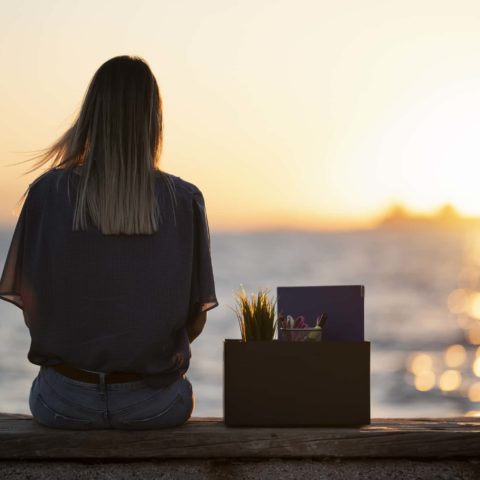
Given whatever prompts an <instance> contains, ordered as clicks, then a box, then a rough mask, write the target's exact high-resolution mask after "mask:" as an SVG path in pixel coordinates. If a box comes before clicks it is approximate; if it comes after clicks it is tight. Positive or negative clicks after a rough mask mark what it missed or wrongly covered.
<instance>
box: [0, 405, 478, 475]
mask: <svg viewBox="0 0 480 480" xmlns="http://www.w3.org/2000/svg"><path fill="white" fill-rule="evenodd" d="M0 459H2V460H39V461H40V460H42V461H44V460H62V461H70V460H71V461H89V460H92V459H98V460H103V461H107V462H115V461H117V460H118V461H122V462H143V461H146V460H155V461H158V460H162V461H164V460H173V459H190V460H200V459H204V460H211V459H225V460H233V459H238V460H241V459H258V460H260V459H263V460H265V461H266V460H272V459H284V460H285V459H287V460H293V459H312V460H325V459H413V460H422V459H426V460H430V461H432V460H435V459H437V460H444V459H451V460H455V459H457V460H473V461H474V463H475V464H476V463H477V462H476V461H477V460H480V419H476V418H472V417H459V418H443V419H435V418H416V419H373V420H372V424H371V425H369V426H365V427H361V428H331V427H326V428H320V427H309V428H305V427H299V428H294V427H288V428H269V427H266V428H258V427H248V428H246V427H226V426H225V424H224V423H223V420H222V419H221V418H212V417H197V418H195V417H194V418H192V419H190V420H189V421H188V422H187V423H186V424H185V425H182V426H181V427H177V428H171V429H164V430H155V431H115V430H94V431H79V430H76V431H73V430H55V429H49V428H46V427H42V426H41V425H38V424H37V423H36V422H35V421H34V420H33V419H32V417H31V416H29V415H20V414H0ZM476 471H478V470H477V469H476Z"/></svg>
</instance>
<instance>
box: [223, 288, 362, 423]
mask: <svg viewBox="0 0 480 480" xmlns="http://www.w3.org/2000/svg"><path fill="white" fill-rule="evenodd" d="M268 294H269V291H268V290H266V289H264V290H259V291H258V293H256V294H253V293H252V294H251V295H250V296H248V295H247V293H246V292H245V289H244V288H243V287H242V289H241V290H240V291H237V292H235V300H236V308H235V309H234V312H235V314H236V317H237V320H238V322H239V326H240V334H241V338H240V339H225V340H224V390H223V408H224V419H225V424H226V425H227V426H265V427H267V426H325V425H338V426H342V425H343V426H347V425H349V426H350V425H351V426H353V425H364V424H368V423H370V344H369V342H337V341H334V342H332V341H327V342H325V341H322V340H321V335H318V329H316V330H315V332H312V333H309V334H303V332H301V328H302V327H301V326H300V325H302V322H301V321H300V320H298V317H297V325H296V326H295V327H294V326H293V325H291V326H292V328H293V331H294V333H293V331H292V333H291V334H288V335H286V336H284V337H283V338H281V339H275V338H274V336H275V332H276V330H277V327H278V326H281V325H282V324H283V325H284V326H285V325H287V326H288V322H287V324H285V323H284V320H285V318H286V317H285V318H284V317H283V312H282V314H281V315H280V316H279V317H278V318H276V315H275V307H276V303H277V302H276V300H274V299H271V298H270V297H269V295H268ZM325 318H326V315H325V316H323V317H322V316H321V317H320V318H319V320H318V321H317V325H316V326H317V327H318V326H319V325H320V324H321V323H322V324H323V323H324V321H325ZM311 330H313V329H311ZM313 333H315V335H313ZM283 334H285V331H284V332H283ZM292 340H293V341H292ZM311 340H315V341H311Z"/></svg>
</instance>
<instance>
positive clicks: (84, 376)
mask: <svg viewBox="0 0 480 480" xmlns="http://www.w3.org/2000/svg"><path fill="white" fill-rule="evenodd" d="M51 368H53V369H55V370H56V371H57V372H58V373H61V374H62V375H64V376H65V377H68V378H72V379H73V380H79V381H81V382H88V383H98V384H99V383H100V375H99V374H98V373H94V372H88V371H86V370H80V369H79V368H74V367H70V366H68V365H65V364H61V365H51ZM143 378H144V377H143V375H142V374H140V373H126V372H125V373H124V372H115V373H107V374H106V375H105V383H124V382H135V381H138V380H142V379H143Z"/></svg>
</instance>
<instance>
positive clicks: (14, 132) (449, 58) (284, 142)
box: [0, 0, 480, 230]
mask: <svg viewBox="0 0 480 480" xmlns="http://www.w3.org/2000/svg"><path fill="white" fill-rule="evenodd" d="M92 12H94V14H92ZM479 51H480V2H477V1H464V0H457V1H455V2H451V1H438V0H437V1H433V0H423V1H420V2H419V1H418V0H416V1H410V0H406V1H402V2H385V1H380V0H375V1H374V0H364V1H362V2H357V1H355V0H350V1H346V0H338V1H335V2H331V1H320V0H317V1H313V0H312V1H306V0H297V1H270V0H263V1H251V0H245V1H242V2H234V1H225V0H215V1H213V0H204V1H202V2H197V1H194V0H191V1H187V0H184V1H176V2H167V1H136V2H133V3H132V2H130V1H102V2H94V1H91V0H88V1H83V2H81V3H80V2H78V3H75V4H74V3H73V2H62V1H53V0H43V1H42V2H37V1H34V0H30V1H23V2H10V3H9V4H5V5H3V6H2V15H1V17H0V54H1V58H2V60H3V62H2V63H3V68H2V75H1V76H0V87H1V91H2V92H3V94H2V95H1V96H0V127H1V128H0V154H1V157H0V158H1V160H0V195H1V200H2V201H1V202H0V224H2V225H4V226H11V225H13V224H14V222H15V221H16V217H15V215H14V212H13V211H14V208H15V202H16V201H17V199H18V198H19V197H20V195H21V194H22V193H23V191H24V189H25V188H26V187H27V186H28V183H29V182H31V181H32V180H33V178H34V176H36V175H35V174H33V175H29V176H28V177H21V174H22V173H23V171H24V170H25V167H26V166H25V167H24V166H21V165H19V166H9V164H11V163H14V162H18V161H20V160H22V159H23V158H25V157H24V156H23V155H22V154H21V153H19V152H28V151H29V150H33V149H39V148H42V147H45V146H46V145H48V144H50V143H51V142H52V141H53V140H55V139H56V138H57V137H58V136H59V135H60V134H61V133H62V132H63V131H64V130H65V129H66V128H67V127H68V126H69V122H70V121H71V120H72V118H73V114H74V112H75V110H76V109H77V108H78V107H79V105H80V102H81V99H82V97H83V95H84V93H85V90H86V88H87V86H88V83H89V82H90V79H91V77H92V76H93V74H94V72H95V70H96V69H97V68H98V67H99V66H100V65H101V64H102V63H103V62H104V61H106V60H107V59H108V58H111V57H113V56H116V55H120V54H136V55H140V56H142V57H143V58H145V59H146V60H147V61H148V62H149V64H150V66H151V68H152V70H153V71H154V73H155V75H156V77H157V80H158V82H159V86H160V90H161V94H162V97H163V102H164V116H165V145H164V152H163V156H162V162H163V166H164V168H165V170H167V171H169V172H171V173H174V174H176V175H179V176H181V177H182V178H185V179H186V180H188V181H191V182H193V183H195V184H197V185H198V186H199V187H200V188H201V190H202V191H203V192H204V196H205V200H206V204H207V210H208V214H209V220H210V226H211V229H212V230H228V229H235V230H241V229H246V228H262V229H263V228H271V227H274V226H278V227H287V228H288V227H304V228H329V229H332V228H346V227H356V226H368V225H371V224H372V222H374V220H375V219H376V218H377V217H378V215H380V214H381V212H383V211H384V210H385V209H386V208H387V207H388V206H389V205H390V204H391V203H392V202H403V203H404V204H405V205H406V206H407V207H408V208H410V209H413V210H415V211H428V210H432V209H435V208H437V207H438V206H439V205H441V204H443V203H446V202H449V203H452V204H453V205H455V206H456V207H457V208H458V209H459V210H460V211H461V212H463V213H465V214H480V198H479V197H480V194H479V193H478V192H479V191H480V190H479V188H478V186H477V181H478V180H477V179H478V173H479V172H480V169H479V168H478V167H477V164H478V162H479V158H480V135H479V132H480V113H479V112H480V62H479V61H478V52H479Z"/></svg>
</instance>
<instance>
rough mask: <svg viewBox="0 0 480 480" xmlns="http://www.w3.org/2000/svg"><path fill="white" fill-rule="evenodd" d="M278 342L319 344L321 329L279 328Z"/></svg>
mask: <svg viewBox="0 0 480 480" xmlns="http://www.w3.org/2000/svg"><path fill="white" fill-rule="evenodd" d="M278 332H279V337H278V339H279V340H283V341H287V342H320V341H321V340H322V329H321V328H320V327H313V328H288V327H279V329H278Z"/></svg>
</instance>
